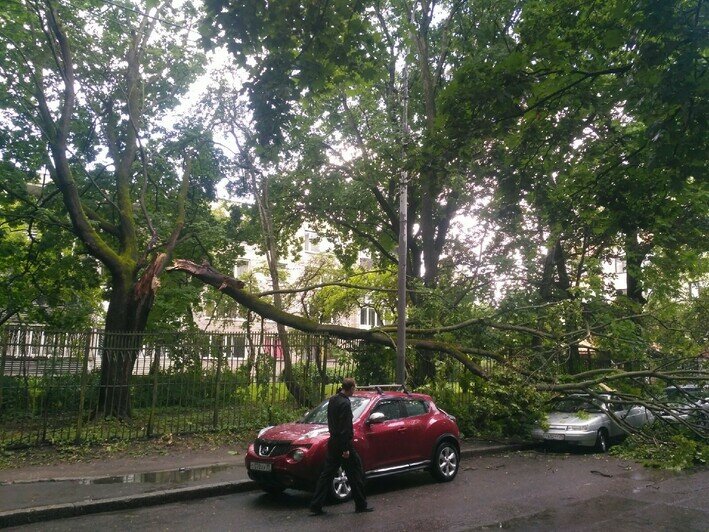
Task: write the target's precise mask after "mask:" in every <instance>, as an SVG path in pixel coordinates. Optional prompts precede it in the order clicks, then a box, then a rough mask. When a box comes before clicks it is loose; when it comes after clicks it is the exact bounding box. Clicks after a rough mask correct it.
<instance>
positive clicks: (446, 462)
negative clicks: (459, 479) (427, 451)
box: [431, 441, 460, 482]
mask: <svg viewBox="0 0 709 532" xmlns="http://www.w3.org/2000/svg"><path fill="white" fill-rule="evenodd" d="M459 467H460V452H459V451H458V448H457V447H456V446H455V444H453V443H452V442H449V441H444V442H441V443H440V444H439V445H438V447H436V452H435V453H434V454H433V464H432V465H431V474H432V475H433V476H434V478H435V479H436V480H439V481H440V482H450V481H451V480H453V479H454V478H455V476H456V475H457V474H458V469H459Z"/></svg>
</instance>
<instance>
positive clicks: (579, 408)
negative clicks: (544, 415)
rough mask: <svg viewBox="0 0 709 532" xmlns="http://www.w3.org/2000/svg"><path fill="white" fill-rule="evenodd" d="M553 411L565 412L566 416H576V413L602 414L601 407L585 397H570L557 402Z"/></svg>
mask: <svg viewBox="0 0 709 532" xmlns="http://www.w3.org/2000/svg"><path fill="white" fill-rule="evenodd" d="M552 410H553V411H554V412H563V413H565V414H574V413H576V412H594V413H598V412H602V410H601V407H600V406H598V405H597V404H595V403H594V402H592V401H591V400H590V399H587V398H583V397H569V398H567V399H561V400H559V401H556V402H555V403H554V404H553V406H552Z"/></svg>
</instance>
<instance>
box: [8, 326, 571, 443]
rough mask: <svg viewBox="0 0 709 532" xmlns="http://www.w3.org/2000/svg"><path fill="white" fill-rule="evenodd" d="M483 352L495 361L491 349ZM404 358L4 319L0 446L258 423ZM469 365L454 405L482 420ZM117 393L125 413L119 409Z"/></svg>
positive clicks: (319, 345) (451, 392) (229, 336)
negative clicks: (346, 380)
mask: <svg viewBox="0 0 709 532" xmlns="http://www.w3.org/2000/svg"><path fill="white" fill-rule="evenodd" d="M286 353H289V356H286ZM409 356H418V355H417V354H416V353H415V352H413V351H412V352H410V353H408V354H407V357H409ZM433 356H434V358H435V356H436V355H435V354H433ZM289 362H290V363H289ZM476 363H477V364H479V365H480V366H481V368H482V369H483V370H484V371H486V372H487V371H494V370H495V362H493V361H492V360H489V359H484V358H482V359H478V360H476ZM562 365H563V363H562ZM104 366H106V367H105V368H104ZM395 367H396V354H395V352H394V350H393V349H391V348H386V347H381V346H372V345H367V344H366V343H364V342H361V341H344V340H341V339H337V338H332V337H328V336H323V335H312V334H304V333H300V332H294V331H291V332H288V334H287V335H286V338H285V342H283V341H282V339H281V338H280V337H279V335H278V334H276V333H273V332H266V331H264V330H260V331H258V332H253V333H250V334H246V333H243V332H239V333H213V332H203V331H190V332H145V333H106V332H104V331H101V330H87V331H81V332H76V331H73V332H69V331H52V330H49V329H46V328H44V327H29V326H9V327H5V328H3V329H0V446H1V447H15V446H18V447H20V446H30V445H39V444H44V443H83V442H88V443H92V442H104V441H109V440H114V439H120V440H129V439H135V438H145V437H157V436H163V435H169V434H180V433H182V434H185V433H196V432H207V431H219V430H229V431H251V430H256V429H258V428H260V427H263V426H265V425H269V424H274V423H280V422H284V421H292V420H295V419H297V418H298V417H300V416H301V415H302V414H303V413H304V412H305V411H306V410H308V409H309V408H310V407H312V406H314V405H317V404H318V403H320V402H321V401H322V400H324V399H325V398H327V397H328V396H329V395H330V394H332V393H334V391H335V390H336V389H337V387H338V384H339V383H340V382H341V381H342V378H343V377H345V376H352V377H354V378H355V379H356V380H357V382H358V385H360V386H363V385H374V384H386V383H393V382H394V380H395V377H394V376H395ZM547 369H549V368H547ZM121 373H122V374H123V375H124V377H123V378H117V375H118V374H121ZM466 373H467V370H465V368H463V366H462V365H461V364H460V363H458V362H455V361H452V360H451V359H449V360H448V364H447V365H445V367H443V366H440V367H439V366H437V375H438V380H440V379H441V378H442V379H443V380H444V381H445V383H444V386H445V387H446V390H447V392H448V400H449V406H448V407H449V408H451V409H452V410H454V411H456V410H458V409H457V408H456V406H455V405H459V406H461V407H464V406H465V405H467V408H468V412H469V413H470V408H472V406H475V407H476V408H477V409H478V412H477V414H475V415H474V416H473V417H472V419H475V420H476V423H477V424H478V425H480V423H478V421H477V420H480V419H481V417H484V416H488V414H489V415H492V412H488V410H490V409H489V408H488V407H487V406H485V403H484V402H483V403H481V404H476V405H472V402H474V401H476V400H477V399H476V396H475V391H474V390H473V391H471V390H470V389H467V390H466V389H465V383H466V382H471V381H470V379H471V375H470V374H469V373H467V374H466ZM287 375H290V378H289V379H287V378H286V376H287ZM460 383H463V387H461V386H460ZM439 384H440V382H439ZM296 397H297V399H296ZM117 403H121V405H122V406H123V407H124V410H122V411H121V412H122V413H119V414H116V411H115V406H116V404H117ZM471 405H472V406H471ZM448 407H447V408H448ZM523 408H524V406H521V407H520V409H523ZM520 415H521V416H522V417H523V416H524V413H523V412H521V413H520ZM516 422H517V421H516V420H515V419H512V418H510V420H508V424H510V423H512V424H514V423H516ZM461 428H462V427H461Z"/></svg>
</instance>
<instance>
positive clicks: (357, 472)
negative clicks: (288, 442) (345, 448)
mask: <svg viewBox="0 0 709 532" xmlns="http://www.w3.org/2000/svg"><path fill="white" fill-rule="evenodd" d="M340 466H342V469H344V470H345V473H346V474H347V479H348V480H349V481H350V487H351V488H352V498H353V499H354V502H355V508H356V509H357V510H362V509H364V508H366V507H367V499H366V497H365V495H364V473H363V472H362V461H361V460H360V458H359V455H358V454H357V452H356V451H355V450H354V449H350V457H349V458H342V451H339V450H333V449H332V447H331V446H330V445H328V448H327V458H326V459H325V467H324V468H323V471H322V473H321V474H320V477H319V478H318V483H317V484H316V486H315V493H314V494H313V499H312V501H311V503H310V508H311V509H320V508H322V507H323V506H324V505H325V501H326V500H327V495H328V493H329V491H330V486H331V485H332V481H333V479H334V478H335V474H336V473H337V470H338V468H339V467H340Z"/></svg>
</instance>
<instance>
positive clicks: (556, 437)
mask: <svg viewBox="0 0 709 532" xmlns="http://www.w3.org/2000/svg"><path fill="white" fill-rule="evenodd" d="M544 439H545V440H563V439H564V435H563V434H554V433H549V432H547V433H546V434H544Z"/></svg>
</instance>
